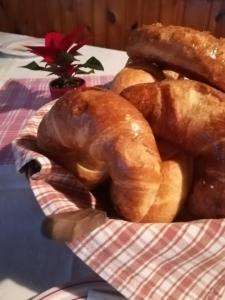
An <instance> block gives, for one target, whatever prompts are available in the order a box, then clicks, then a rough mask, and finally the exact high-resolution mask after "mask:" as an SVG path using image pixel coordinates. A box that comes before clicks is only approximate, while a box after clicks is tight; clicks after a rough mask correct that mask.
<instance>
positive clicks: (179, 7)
mask: <svg viewBox="0 0 225 300" xmlns="http://www.w3.org/2000/svg"><path fill="white" fill-rule="evenodd" d="M184 1H185V0H161V5H160V16H159V21H160V22H161V23H162V24H163V25H181V24H182V22H183V15H184V8H185V5H184V4H185V3H184Z"/></svg>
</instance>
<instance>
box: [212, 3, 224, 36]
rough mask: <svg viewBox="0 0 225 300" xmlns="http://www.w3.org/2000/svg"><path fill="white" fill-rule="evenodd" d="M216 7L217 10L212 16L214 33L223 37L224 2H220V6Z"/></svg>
mask: <svg viewBox="0 0 225 300" xmlns="http://www.w3.org/2000/svg"><path fill="white" fill-rule="evenodd" d="M216 6H218V5H216ZM218 8H219V10H218V12H217V14H216V15H215V18H214V21H215V27H214V33H215V35H216V36H217V37H225V2H224V1H222V2H220V6H219V7H218Z"/></svg>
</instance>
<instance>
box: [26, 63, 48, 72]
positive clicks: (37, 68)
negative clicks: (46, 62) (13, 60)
mask: <svg viewBox="0 0 225 300" xmlns="http://www.w3.org/2000/svg"><path fill="white" fill-rule="evenodd" d="M22 68H26V69H29V70H32V71H47V69H46V68H45V67H41V66H39V65H38V64H37V63H36V62H35V61H32V62H31V63H29V64H27V65H25V66H22Z"/></svg>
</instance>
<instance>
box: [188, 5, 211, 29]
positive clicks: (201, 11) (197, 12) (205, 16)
mask: <svg viewBox="0 0 225 300" xmlns="http://www.w3.org/2000/svg"><path fill="white" fill-rule="evenodd" d="M210 9H211V0H186V1H185V10H184V18H183V25H184V26H189V27H192V28H196V29H199V30H206V29H207V26H208V22H209V17H210Z"/></svg>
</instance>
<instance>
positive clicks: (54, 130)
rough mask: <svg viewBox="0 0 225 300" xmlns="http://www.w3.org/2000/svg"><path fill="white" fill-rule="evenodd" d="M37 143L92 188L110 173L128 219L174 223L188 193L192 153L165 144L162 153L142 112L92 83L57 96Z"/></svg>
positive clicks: (113, 189) (116, 201) (115, 194)
mask: <svg viewBox="0 0 225 300" xmlns="http://www.w3.org/2000/svg"><path fill="white" fill-rule="evenodd" d="M37 142H38V146H39V148H40V149H41V151H42V152H43V153H44V154H46V155H48V156H49V157H51V158H52V159H54V160H55V161H56V162H58V163H60V164H61V165H62V166H64V167H65V168H67V169H68V170H70V171H71V172H73V173H74V174H75V176H77V177H78V178H79V180H81V181H82V182H83V183H84V184H86V185H87V186H88V187H90V188H93V187H95V186H96V185H99V184H100V183H101V182H102V181H103V180H104V179H105V178H106V177H108V176H109V177H111V180H112V185H111V201H112V203H113V206H114V208H115V210H116V211H117V213H118V215H119V216H120V217H122V218H123V219H125V220H129V221H134V222H153V221H154V222H171V221H172V220H173V219H174V218H175V216H176V215H177V213H178V212H179V210H180V209H181V207H182V204H183V201H184V199H185V198H186V196H187V193H188V190H189V185H190V181H191V174H192V170H191V166H192V158H191V157H189V156H187V155H185V154H184V153H183V152H181V151H180V150H177V149H175V150H173V151H168V150H166V151H165V149H166V147H167V146H166V144H165V143H164V144H161V146H160V151H161V154H160V153H159V150H158V146H157V143H156V140H155V137H154V135H153V133H152V130H151V127H150V126H149V124H148V122H147V121H146V120H145V119H144V117H143V116H142V114H141V113H140V112H139V111H138V110H137V109H136V108H135V107H134V106H133V105H132V104H130V103H129V102H128V101H127V100H125V99H124V98H123V97H121V96H119V95H117V94H115V93H113V92H111V91H109V90H104V89H98V88H87V89H86V90H84V91H80V92H75V91H73V92H71V93H69V94H66V95H65V96H64V97H62V98H61V99H59V100H57V101H56V103H55V104H54V105H53V107H52V108H51V110H50V111H49V112H48V113H47V114H46V115H45V117H44V118H43V120H42V122H41V123H40V126H39V128H38V136H37ZM163 152H164V153H167V156H166V155H165V154H163ZM169 152H170V154H168V153H169ZM105 201H109V199H106V200H105Z"/></svg>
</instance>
